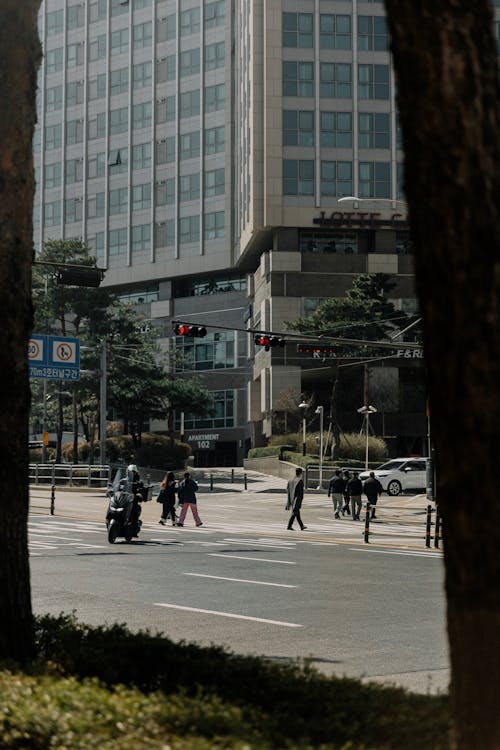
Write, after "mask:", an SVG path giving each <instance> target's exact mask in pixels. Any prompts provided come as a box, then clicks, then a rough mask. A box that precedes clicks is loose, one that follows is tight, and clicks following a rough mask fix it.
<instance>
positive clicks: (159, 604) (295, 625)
mask: <svg viewBox="0 0 500 750" xmlns="http://www.w3.org/2000/svg"><path fill="white" fill-rule="evenodd" d="M153 606H154V607H167V608H170V609H181V610H184V611H185V612H199V613H200V614H203V615H215V616H217V617H231V618H234V619H235V620H251V621H252V622H265V623H266V624H267V625H281V626H282V627H284V628H302V627H304V626H303V625H299V624H298V623H296V622H282V621H281V620H267V619H265V618H264V617H250V616H249V615H237V614H235V613H234V612H218V611H217V610H215V609H200V608H199V607H181V605H180V604H165V603H164V602H153Z"/></svg>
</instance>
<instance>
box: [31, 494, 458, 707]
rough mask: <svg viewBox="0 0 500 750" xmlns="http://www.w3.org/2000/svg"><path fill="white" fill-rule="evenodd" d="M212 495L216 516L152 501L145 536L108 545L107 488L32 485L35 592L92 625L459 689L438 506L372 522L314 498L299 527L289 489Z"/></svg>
mask: <svg viewBox="0 0 500 750" xmlns="http://www.w3.org/2000/svg"><path fill="white" fill-rule="evenodd" d="M218 489H219V491H215V492H202V493H200V495H199V511H200V515H201V517H202V520H203V522H204V525H203V526H202V527H200V528H195V527H194V523H193V520H192V518H190V517H189V516H188V519H187V520H186V525H185V526H184V528H172V527H171V526H166V527H163V526H160V525H158V518H159V510H160V506H159V505H157V504H156V503H154V502H153V503H148V504H145V505H144V506H143V521H144V523H143V529H142V531H141V535H140V539H139V540H138V541H133V542H132V543H126V542H125V541H121V540H119V541H118V542H117V543H115V544H114V545H110V544H108V542H107V537H106V530H105V526H104V522H103V518H104V514H105V509H106V500H105V498H104V496H103V494H102V493H97V494H96V493H92V494H91V493H88V492H78V493H70V492H59V491H58V492H57V496H56V506H55V515H53V516H51V515H49V514H48V512H47V509H48V508H49V507H50V504H47V497H48V496H47V493H44V492H43V491H40V490H38V489H34V490H32V493H31V495H32V498H31V502H32V510H31V514H30V520H29V534H30V552H31V571H32V594H33V605H34V609H35V611H36V612H37V613H45V612H49V613H52V614H59V613H60V612H62V611H64V612H71V611H72V610H75V611H76V615H77V617H78V618H79V619H80V620H81V621H84V622H87V623H90V624H101V623H112V622H123V623H127V625H128V626H129V627H130V628H132V629H140V628H149V629H150V630H152V631H153V632H154V631H161V632H163V633H164V634H165V635H167V636H169V637H170V638H172V639H174V640H186V641H194V642H197V643H200V644H207V645H208V644H210V643H216V644H220V645H224V646H226V647H227V648H228V649H230V650H232V651H235V652H237V653H245V654H249V653H252V654H259V655H263V656H266V657H268V658H272V659H276V660H278V661H282V662H288V661H293V660H296V659H298V658H309V659H311V661H312V663H313V664H314V666H316V667H317V668H318V669H320V670H322V671H324V672H325V673H327V674H332V673H335V674H338V675H344V674H345V675H348V676H352V677H361V678H366V679H373V680H377V681H387V682H392V683H395V684H399V685H403V686H406V687H409V688H410V689H412V690H415V691H421V692H427V691H430V692H434V691H437V690H444V689H446V688H447V685H448V680H449V671H448V653H447V644H446V636H445V625H444V618H445V614H444V605H445V602H444V594H443V565H442V556H441V552H440V551H439V550H435V549H433V548H431V549H430V550H428V549H426V547H425V544H424V541H423V536H424V533H425V515H424V510H425V507H424V506H425V502H424V501H423V500H422V499H421V498H420V499H418V498H397V499H394V500H393V499H391V500H389V499H387V500H385V501H384V499H382V501H381V502H380V509H379V511H378V515H379V517H380V519H381V520H380V521H378V522H377V524H372V526H371V528H372V529H375V531H374V534H373V536H372V537H371V541H370V543H369V544H365V543H364V541H363V533H362V532H363V530H364V524H362V523H361V524H360V523H359V522H354V521H352V520H348V519H347V518H344V519H341V520H340V521H335V519H334V518H333V513H332V510H331V505H330V501H329V500H328V499H327V498H326V496H325V495H324V494H323V495H307V496H306V500H305V502H304V508H303V517H304V521H305V523H306V524H307V529H306V530H305V531H303V532H301V531H298V530H297V531H291V532H290V531H287V530H286V521H287V517H288V516H287V514H286V513H285V511H284V509H283V505H284V495H283V494H277V493H276V492H272V489H273V488H270V487H267V489H266V488H265V489H264V490H263V491H260V492H259V491H248V492H243V491H234V488H229V489H228V488H225V491H221V490H224V488H222V487H221V488H218Z"/></svg>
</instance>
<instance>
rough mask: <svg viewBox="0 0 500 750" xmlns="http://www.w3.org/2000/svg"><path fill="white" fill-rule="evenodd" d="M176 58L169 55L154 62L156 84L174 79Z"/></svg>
mask: <svg viewBox="0 0 500 750" xmlns="http://www.w3.org/2000/svg"><path fill="white" fill-rule="evenodd" d="M176 59H177V58H176V56H175V55H169V56H168V57H163V58H162V59H161V60H157V61H156V80H157V82H158V83H165V81H173V80H174V79H175V67H176Z"/></svg>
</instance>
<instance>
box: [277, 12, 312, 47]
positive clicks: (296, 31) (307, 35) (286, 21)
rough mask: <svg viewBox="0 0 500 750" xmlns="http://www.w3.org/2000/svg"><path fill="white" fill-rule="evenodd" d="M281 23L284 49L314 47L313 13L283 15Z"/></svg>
mask: <svg viewBox="0 0 500 750" xmlns="http://www.w3.org/2000/svg"><path fill="white" fill-rule="evenodd" d="M281 23H282V36H281V38H282V44H283V47H309V48H310V47H312V46H313V14H312V13H282V14H281Z"/></svg>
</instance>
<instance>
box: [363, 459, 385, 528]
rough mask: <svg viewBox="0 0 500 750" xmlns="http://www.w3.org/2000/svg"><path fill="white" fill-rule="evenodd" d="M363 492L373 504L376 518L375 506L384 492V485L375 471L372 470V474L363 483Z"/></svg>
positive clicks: (373, 515)
mask: <svg viewBox="0 0 500 750" xmlns="http://www.w3.org/2000/svg"><path fill="white" fill-rule="evenodd" d="M363 492H364V493H365V495H366V499H367V500H368V502H369V503H370V505H371V508H372V515H371V517H372V518H376V516H375V506H376V504H377V500H378V497H379V495H381V494H382V485H381V484H380V482H379V481H378V479H377V478H376V477H375V474H374V473H373V471H370V476H369V477H368V479H366V480H365V482H364V484H363Z"/></svg>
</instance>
